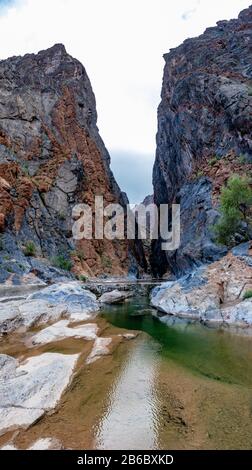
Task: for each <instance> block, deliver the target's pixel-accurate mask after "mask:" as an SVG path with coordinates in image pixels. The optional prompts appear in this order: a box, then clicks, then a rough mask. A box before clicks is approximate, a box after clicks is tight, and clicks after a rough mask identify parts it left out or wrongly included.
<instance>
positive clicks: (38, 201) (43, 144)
mask: <svg viewBox="0 0 252 470" xmlns="http://www.w3.org/2000/svg"><path fill="white" fill-rule="evenodd" d="M96 122H97V112H96V103H95V97H94V94H93V91H92V88H91V84H90V81H89V78H88V76H87V73H86V70H85V69H84V67H83V66H82V64H81V63H80V62H78V60H76V59H74V58H72V57H71V56H70V55H69V54H68V53H67V52H66V50H65V47H64V46H63V45H61V44H56V45H55V46H53V47H51V48H50V49H48V50H46V51H41V52H39V53H38V54H36V55H35V54H26V55H25V56H24V57H12V58H9V59H7V60H4V61H1V62H0V231H1V233H3V235H1V250H0V251H3V253H2V255H3V256H2V257H1V252H0V263H1V264H2V269H1V275H0V281H1V282H6V281H9V282H14V283H18V282H21V281H22V276H24V275H27V274H28V273H29V272H35V273H36V272H37V273H38V275H40V271H41V270H42V275H44V276H45V277H48V275H50V273H48V271H47V272H44V274H43V271H44V270H43V268H41V266H40V265H39V263H36V261H35V260H34V256H33V258H30V256H26V257H24V256H23V252H25V249H26V246H27V243H28V242H30V241H31V242H32V243H33V245H34V247H35V250H36V256H40V257H45V258H47V259H49V260H52V259H53V258H55V257H56V258H57V257H58V256H62V254H63V256H65V257H66V258H67V259H69V260H70V258H71V260H72V263H73V265H74V271H75V272H76V273H84V274H87V275H96V274H98V273H103V272H108V273H116V274H121V275H123V274H127V272H128V271H131V272H134V273H137V271H138V262H137V261H136V258H138V260H140V261H142V262H144V259H143V252H142V250H141V244H140V243H138V242H136V243H135V242H132V243H131V242H130V243H128V242H127V241H124V240H121V241H120V240H115V241H110V240H95V241H93V240H82V241H79V242H78V243H75V242H74V240H73V237H72V225H73V219H72V209H73V207H74V206H75V205H76V204H78V203H86V204H89V205H91V206H92V208H93V207H94V197H95V195H101V194H103V195H104V205H105V206H106V205H107V204H109V203H120V204H121V205H122V206H123V207H125V206H126V204H127V202H128V200H127V196H126V195H125V194H124V193H122V192H121V191H120V188H119V187H118V185H117V183H116V181H115V179H114V176H113V174H112V172H111V169H110V157H109V154H108V152H107V150H106V148H105V146H104V143H103V141H102V139H101V137H100V135H99V131H98V128H97V124H96ZM14 251H15V256H13V252H14ZM30 254H33V253H30ZM6 256H7V257H9V258H10V259H6ZM11 259H15V260H16V262H12V261H11ZM34 262H35V264H37V266H34ZM45 271H46V269H45ZM55 274H56V276H58V279H59V276H60V275H62V273H61V274H60V273H59V272H58V273H57V272H56V273H55ZM66 276H67V273H66ZM20 278H21V280H20Z"/></svg>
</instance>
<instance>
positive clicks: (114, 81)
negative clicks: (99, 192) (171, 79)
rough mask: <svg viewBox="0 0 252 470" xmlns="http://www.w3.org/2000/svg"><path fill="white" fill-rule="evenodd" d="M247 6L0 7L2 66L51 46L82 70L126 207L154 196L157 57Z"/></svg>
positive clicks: (6, 1) (244, 0)
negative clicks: (60, 49)
mask: <svg viewBox="0 0 252 470" xmlns="http://www.w3.org/2000/svg"><path fill="white" fill-rule="evenodd" d="M250 4H251V1H250V0H211V1H209V0H176V1H174V2H173V1H171V0H16V1H15V0H0V59H5V58H7V57H10V56H12V55H20V54H25V53H27V52H37V51H39V50H41V49H46V48H47V47H50V46H52V45H53V44H54V43H59V42H61V43H63V44H65V46H66V49H67V51H68V52H69V53H70V54H71V55H73V56H74V57H76V58H78V59H79V60H80V61H81V62H82V63H83V64H84V66H85V68H86V70H87V72H88V74H89V77H90V79H91V82H92V86H93V90H94V92H95V95H96V100H97V108H98V116H99V117H98V125H99V128H100V133H101V135H102V137H103V139H104V141H105V144H106V146H107V148H108V150H109V151H110V154H111V159H112V169H113V171H114V173H115V176H116V178H117V180H118V182H119V184H120V186H121V188H122V189H123V190H125V191H126V192H127V193H128V195H129V198H130V200H131V202H139V201H141V200H142V199H143V198H144V196H145V195H146V194H148V193H151V192H152V186H151V173H152V165H153V160H154V155H155V134H156V129H157V117H156V116H157V106H158V103H159V101H160V91H161V84H162V72H163V66H164V61H163V58H162V55H163V54H164V53H166V52H168V51H169V49H170V48H171V47H175V46H178V45H179V44H180V43H181V42H182V41H183V40H184V39H186V38H188V37H192V36H197V35H199V34H200V33H202V32H203V31H204V30H205V29H206V27H208V26H213V25H215V23H216V21H218V20H222V19H230V18H234V17H236V16H237V15H238V13H239V11H240V10H242V9H244V8H246V7H248V6H249V5H250Z"/></svg>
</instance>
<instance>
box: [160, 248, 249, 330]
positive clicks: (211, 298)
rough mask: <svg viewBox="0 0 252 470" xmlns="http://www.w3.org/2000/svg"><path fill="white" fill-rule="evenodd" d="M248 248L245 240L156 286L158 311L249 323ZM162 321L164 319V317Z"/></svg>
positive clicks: (210, 321)
mask: <svg viewBox="0 0 252 470" xmlns="http://www.w3.org/2000/svg"><path fill="white" fill-rule="evenodd" d="M251 255H252V252H251V248H249V244H244V245H242V246H241V247H237V248H236V249H235V250H233V253H229V254H228V255H226V256H225V257H224V258H222V259H221V260H220V261H217V262H215V263H212V264H211V265H209V266H207V267H200V268H197V269H196V270H195V271H194V272H192V273H190V274H188V275H186V276H184V277H182V278H180V279H178V281H173V282H167V283H164V284H162V285H161V286H160V287H157V288H155V289H154V290H153V291H152V295H151V304H152V306H153V307H155V308H157V309H158V310H159V311H160V312H163V313H164V314H168V315H174V316H177V317H179V318H188V319H192V320H199V321H202V322H204V323H206V324H213V325H216V326H218V325H227V326H228V325H233V326H240V327H243V328H246V327H248V326H249V327H251V326H252V300H251V299H247V300H244V296H245V294H246V292H248V291H250V290H251V289H252V263H251V259H252V258H251ZM164 321H165V319H164Z"/></svg>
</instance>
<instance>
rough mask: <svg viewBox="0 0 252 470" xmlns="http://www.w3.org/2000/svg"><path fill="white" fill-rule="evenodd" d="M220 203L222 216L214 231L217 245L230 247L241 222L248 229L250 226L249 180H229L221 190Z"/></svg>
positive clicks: (251, 196) (233, 178) (234, 177)
mask: <svg viewBox="0 0 252 470" xmlns="http://www.w3.org/2000/svg"><path fill="white" fill-rule="evenodd" d="M220 203H221V208H220V210H221V214H222V215H221V219H220V221H219V223H218V224H216V226H215V228H214V230H215V233H216V238H217V241H218V242H219V243H221V244H224V245H230V244H231V243H232V239H233V237H234V235H235V234H236V233H237V232H239V230H240V229H241V224H242V222H246V224H247V226H248V228H249V225H250V213H251V205H252V190H251V187H250V181H249V179H248V178H246V177H240V176H237V175H234V176H232V177H231V178H229V180H228V182H227V186H226V187H225V188H222V190H221V197H220ZM247 231H248V230H247ZM247 236H248V233H247Z"/></svg>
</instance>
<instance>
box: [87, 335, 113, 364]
mask: <svg viewBox="0 0 252 470" xmlns="http://www.w3.org/2000/svg"><path fill="white" fill-rule="evenodd" d="M111 342H112V339H111V338H96V340H95V342H94V346H93V349H92V351H91V353H90V354H89V356H88V358H87V360H86V363H87V364H91V363H92V362H95V361H97V360H98V359H100V358H101V357H102V356H108V355H109V354H110V350H109V348H108V346H109V345H110V343H111Z"/></svg>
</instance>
